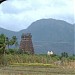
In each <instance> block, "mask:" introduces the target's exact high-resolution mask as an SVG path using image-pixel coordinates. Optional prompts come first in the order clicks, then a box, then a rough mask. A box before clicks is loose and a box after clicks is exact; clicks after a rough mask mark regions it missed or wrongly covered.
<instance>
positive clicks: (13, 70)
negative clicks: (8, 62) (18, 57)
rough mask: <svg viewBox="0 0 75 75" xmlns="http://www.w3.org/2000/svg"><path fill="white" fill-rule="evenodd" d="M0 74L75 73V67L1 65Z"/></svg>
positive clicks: (40, 74) (38, 74) (60, 74)
mask: <svg viewBox="0 0 75 75" xmlns="http://www.w3.org/2000/svg"><path fill="white" fill-rule="evenodd" d="M72 64H74V63H72ZM30 65H32V66H30ZM34 65H35V66H34ZM36 65H37V66H36ZM44 65H45V64H44ZM47 65H48V64H47ZM0 75H75V68H74V67H67V66H59V67H52V66H51V67H47V66H41V65H38V64H32V63H31V64H29V65H27V66H23V65H22V66H14V65H13V66H7V67H1V68H0Z"/></svg>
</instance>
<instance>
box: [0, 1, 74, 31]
mask: <svg viewBox="0 0 75 75" xmlns="http://www.w3.org/2000/svg"><path fill="white" fill-rule="evenodd" d="M73 3H74V0H8V1H6V2H4V3H2V4H1V5H0V27H3V28H6V29H9V30H13V31H19V30H21V29H25V28H27V27H28V26H29V25H30V24H31V23H32V22H33V21H36V20H38V19H42V18H55V19H61V20H65V21H67V22H70V23H74V5H73Z"/></svg>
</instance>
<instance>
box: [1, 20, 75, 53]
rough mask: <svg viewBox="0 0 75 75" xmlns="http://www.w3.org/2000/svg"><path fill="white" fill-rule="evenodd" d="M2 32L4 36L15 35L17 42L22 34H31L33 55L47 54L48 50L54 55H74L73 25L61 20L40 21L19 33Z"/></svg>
mask: <svg viewBox="0 0 75 75" xmlns="http://www.w3.org/2000/svg"><path fill="white" fill-rule="evenodd" d="M0 30H1V29H0ZM4 31H5V29H4V30H3V31H2V32H3V33H5V34H6V33H7V34H6V35H9V34H10V35H9V36H12V35H16V36H17V37H18V40H19V42H20V37H21V34H22V33H27V32H29V33H31V34H32V40H33V45H34V49H35V53H47V51H50V50H52V51H53V52H54V53H56V54H60V53H61V52H68V53H69V54H73V53H74V25H73V24H69V23H67V22H65V21H62V20H55V19H40V20H37V21H35V22H33V23H32V24H31V25H30V26H29V27H28V28H27V29H24V30H21V31H19V32H12V31H8V30H6V31H5V32H4ZM0 33H1V31H0Z"/></svg>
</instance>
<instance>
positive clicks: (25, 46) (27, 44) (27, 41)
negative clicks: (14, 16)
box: [20, 33, 34, 54]
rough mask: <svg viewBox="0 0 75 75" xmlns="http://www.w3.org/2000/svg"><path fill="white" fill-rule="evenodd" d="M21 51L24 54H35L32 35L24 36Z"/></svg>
mask: <svg viewBox="0 0 75 75" xmlns="http://www.w3.org/2000/svg"><path fill="white" fill-rule="evenodd" d="M20 50H22V52H23V53H28V54H34V48H33V43H32V35H31V33H26V34H24V33H23V34H22V36H21V42H20Z"/></svg>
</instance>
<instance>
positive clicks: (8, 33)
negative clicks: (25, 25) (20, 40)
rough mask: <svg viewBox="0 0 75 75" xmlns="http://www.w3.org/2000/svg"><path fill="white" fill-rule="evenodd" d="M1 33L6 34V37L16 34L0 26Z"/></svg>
mask: <svg viewBox="0 0 75 75" xmlns="http://www.w3.org/2000/svg"><path fill="white" fill-rule="evenodd" d="M2 33H3V34H5V35H7V36H8V37H12V36H13V35H16V33H17V32H14V31H10V30H7V29H4V28H1V27H0V34H2Z"/></svg>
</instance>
